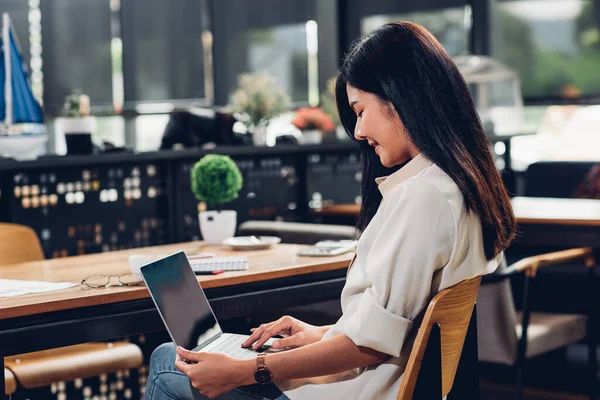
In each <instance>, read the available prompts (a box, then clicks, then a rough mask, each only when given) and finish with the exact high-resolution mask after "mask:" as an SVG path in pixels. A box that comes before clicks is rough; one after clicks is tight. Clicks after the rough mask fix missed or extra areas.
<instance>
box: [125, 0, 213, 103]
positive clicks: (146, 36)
mask: <svg viewBox="0 0 600 400" xmlns="http://www.w3.org/2000/svg"><path fill="white" fill-rule="evenodd" d="M207 10H208V9H207V4H206V1H205V0H169V1H164V0H128V1H122V2H121V27H122V28H121V33H122V38H123V62H124V74H125V76H124V80H125V104H126V107H128V106H132V105H135V104H136V103H139V102H169V101H178V100H188V101H189V100H192V99H193V100H198V99H204V98H205V97H206V93H205V92H206V91H205V67H204V64H205V51H204V50H205V49H204V46H203V41H205V42H206V41H207V40H210V36H208V37H207V35H210V32H208V22H207V17H208V11H207ZM203 35H204V36H203ZM208 51H210V48H208Z"/></svg>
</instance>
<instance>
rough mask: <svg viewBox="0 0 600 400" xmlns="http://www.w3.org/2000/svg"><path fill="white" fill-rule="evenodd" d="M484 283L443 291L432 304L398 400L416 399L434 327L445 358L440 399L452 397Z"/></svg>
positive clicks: (475, 280)
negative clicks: (419, 377) (416, 389)
mask: <svg viewBox="0 0 600 400" xmlns="http://www.w3.org/2000/svg"><path fill="white" fill-rule="evenodd" d="M480 283H481V277H476V278H473V279H469V280H466V281H463V282H461V283H458V284H456V285H454V286H452V287H450V288H448V289H445V290H442V291H441V292H439V293H438V294H437V295H436V296H435V297H434V298H433V299H432V300H431V302H430V303H429V306H428V307H427V311H426V312H425V316H424V317H423V320H422V322H421V326H420V327H419V332H418V334H417V337H416V339H415V343H414V345H413V348H412V351H411V353H410V357H409V359H408V364H407V366H406V370H405V372H404V377H403V379H402V383H401V385H400V391H399V393H398V400H410V399H411V398H412V397H413V392H414V390H415V386H416V384H417V377H418V375H419V371H420V370H421V366H422V362H423V357H424V355H425V349H426V348H427V343H428V341H429V335H430V333H431V329H432V327H433V325H434V324H438V326H439V329H440V346H441V357H442V359H441V366H442V371H441V377H442V393H441V396H440V398H442V397H444V396H447V395H448V393H450V390H451V389H452V385H453V383H454V377H455V375H456V370H457V368H458V363H459V361H460V356H461V353H462V348H463V344H464V342H465V337H466V335H467V330H468V328H469V322H470V321H471V314H472V312H473V307H474V305H475V299H476V298H477V292H478V290H479V285H480Z"/></svg>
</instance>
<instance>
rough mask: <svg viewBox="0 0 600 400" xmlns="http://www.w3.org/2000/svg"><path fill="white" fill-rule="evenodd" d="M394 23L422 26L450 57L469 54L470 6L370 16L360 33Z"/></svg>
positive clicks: (364, 21) (362, 21)
mask: <svg viewBox="0 0 600 400" xmlns="http://www.w3.org/2000/svg"><path fill="white" fill-rule="evenodd" d="M396 21H411V22H415V23H417V24H419V25H423V26H424V27H425V28H427V29H428V30H429V31H430V32H431V33H432V34H433V35H434V36H435V37H436V38H437V39H438V40H439V41H440V42H441V43H442V45H443V46H444V48H445V49H446V51H447V52H448V54H450V55H451V56H455V55H459V54H468V53H469V34H470V30H471V7H470V6H463V7H452V8H445V9H440V10H430V11H418V12H409V13H399V14H383V15H371V16H368V17H365V18H363V19H362V20H361V32H362V34H366V33H369V32H371V31H373V30H375V29H377V28H379V27H380V26H381V25H384V24H387V23H390V22H396Z"/></svg>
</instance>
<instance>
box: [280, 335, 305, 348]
mask: <svg viewBox="0 0 600 400" xmlns="http://www.w3.org/2000/svg"><path fill="white" fill-rule="evenodd" d="M304 339H305V338H304V334H303V333H297V334H295V335H292V336H289V337H286V338H283V339H279V340H276V341H274V342H273V348H274V349H285V348H286V347H302V346H304V345H305V340H304Z"/></svg>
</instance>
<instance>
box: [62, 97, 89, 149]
mask: <svg viewBox="0 0 600 400" xmlns="http://www.w3.org/2000/svg"><path fill="white" fill-rule="evenodd" d="M64 107H65V110H64V111H65V118H63V119H62V120H61V121H60V129H61V130H62V132H63V133H64V135H65V142H66V144H67V154H70V155H72V154H79V155H82V154H92V153H93V150H94V143H93V141H92V132H93V130H94V121H93V120H92V118H91V117H90V116H89V114H90V98H89V97H88V96H87V95H85V94H82V93H81V92H80V91H79V90H73V91H72V92H71V93H70V94H69V95H67V96H66V97H65V106H64Z"/></svg>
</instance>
